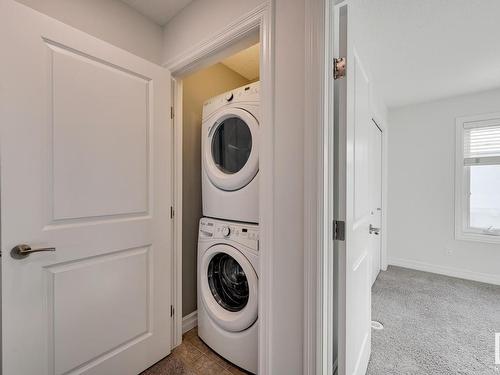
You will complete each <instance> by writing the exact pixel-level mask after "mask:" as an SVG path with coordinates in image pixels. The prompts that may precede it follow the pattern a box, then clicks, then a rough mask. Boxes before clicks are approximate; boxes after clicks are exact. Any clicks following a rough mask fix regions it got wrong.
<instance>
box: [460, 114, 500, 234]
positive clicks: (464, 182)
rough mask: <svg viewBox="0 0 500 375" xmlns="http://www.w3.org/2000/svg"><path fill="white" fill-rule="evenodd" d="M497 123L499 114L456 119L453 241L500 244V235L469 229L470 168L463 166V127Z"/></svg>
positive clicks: (499, 120) (499, 117)
mask: <svg viewBox="0 0 500 375" xmlns="http://www.w3.org/2000/svg"><path fill="white" fill-rule="evenodd" d="M493 121H494V122H498V123H499V124H500V112H495V113H487V114H481V115H473V116H464V117H457V118H456V146H455V147H456V149H455V239H456V240H462V241H477V242H486V243H497V244H498V243H500V235H498V234H488V233H485V232H484V230H482V229H477V228H471V227H470V226H469V223H470V199H469V194H470V168H465V166H464V159H465V155H464V125H465V124H467V123H474V122H476V123H484V122H493Z"/></svg>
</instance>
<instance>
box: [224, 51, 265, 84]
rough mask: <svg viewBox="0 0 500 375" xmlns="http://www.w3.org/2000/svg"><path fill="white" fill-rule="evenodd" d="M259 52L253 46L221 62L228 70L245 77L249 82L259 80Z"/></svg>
mask: <svg viewBox="0 0 500 375" xmlns="http://www.w3.org/2000/svg"><path fill="white" fill-rule="evenodd" d="M259 50H260V45H259V44H255V45H253V46H251V47H249V48H247V49H244V50H242V51H240V52H238V53H236V54H234V55H232V56H229V57H228V58H226V59H224V60H222V61H221V64H223V65H225V66H226V67H228V68H229V69H231V70H233V71H235V72H236V73H238V74H239V75H241V76H243V77H245V78H246V79H248V80H249V81H254V80H256V79H257V78H259Z"/></svg>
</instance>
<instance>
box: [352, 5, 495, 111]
mask: <svg viewBox="0 0 500 375" xmlns="http://www.w3.org/2000/svg"><path fill="white" fill-rule="evenodd" d="M355 3H356V7H355V9H354V10H355V12H352V13H350V15H349V17H351V14H352V16H353V17H355V21H356V26H355V27H356V31H355V39H356V41H357V42H356V43H357V50H358V52H359V54H360V57H361V59H362V60H363V61H364V65H366V67H367V68H368V70H369V72H370V73H371V75H372V77H371V78H372V81H373V82H374V84H375V87H376V90H377V92H379V93H380V94H381V95H382V97H383V100H384V101H385V104H386V105H387V106H388V107H389V108H391V107H399V106H403V105H406V104H411V103H418V102H424V101H430V100H434V99H441V98H446V97H451V96H456V95H461V94H466V93H472V92H477V91H483V90H488V89H492V88H496V87H500V48H498V36H499V35H500V24H499V18H498V15H499V14H500V1H498V0H453V1H446V0H438V1H437V0H419V1H394V0H377V1H373V0H357V1H356V2H355Z"/></svg>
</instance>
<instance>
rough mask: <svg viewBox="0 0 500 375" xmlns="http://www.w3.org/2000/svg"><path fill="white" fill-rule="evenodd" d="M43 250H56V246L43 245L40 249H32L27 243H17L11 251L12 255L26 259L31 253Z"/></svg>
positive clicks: (15, 257)
mask: <svg viewBox="0 0 500 375" xmlns="http://www.w3.org/2000/svg"><path fill="white" fill-rule="evenodd" d="M41 251H56V248H55V247H43V248H40V249H32V248H31V246H29V245H26V244H21V245H17V246H16V247H14V248H13V249H12V250H11V251H10V256H11V257H12V258H14V259H24V258H26V257H27V256H28V255H30V254H31V253H39V252H41Z"/></svg>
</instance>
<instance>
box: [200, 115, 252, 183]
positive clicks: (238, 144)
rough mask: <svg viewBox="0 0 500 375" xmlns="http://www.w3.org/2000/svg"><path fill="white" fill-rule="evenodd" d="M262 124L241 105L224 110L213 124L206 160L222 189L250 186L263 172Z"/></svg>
mask: <svg viewBox="0 0 500 375" xmlns="http://www.w3.org/2000/svg"><path fill="white" fill-rule="evenodd" d="M258 133H259V124H258V122H257V119H256V118H255V117H254V116H252V115H251V114H250V113H249V112H247V111H245V110H243V109H240V108H227V109H224V110H222V111H221V112H220V113H219V114H218V116H217V119H216V120H215V121H213V123H210V124H209V126H208V131H207V134H206V139H205V140H204V143H203V154H204V156H203V163H204V167H205V171H206V173H207V175H208V177H209V179H210V181H211V182H212V183H213V184H214V185H215V186H216V187H217V188H219V189H221V190H227V191H234V190H238V189H241V188H243V187H244V186H246V185H247V184H248V183H249V182H250V181H252V179H253V178H254V177H255V175H256V174H257V172H258V171H259V149H258V139H259V137H258Z"/></svg>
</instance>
